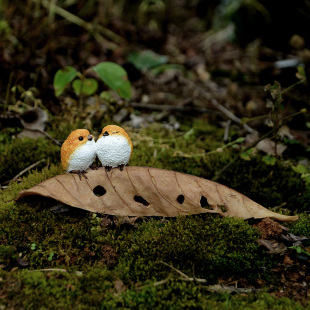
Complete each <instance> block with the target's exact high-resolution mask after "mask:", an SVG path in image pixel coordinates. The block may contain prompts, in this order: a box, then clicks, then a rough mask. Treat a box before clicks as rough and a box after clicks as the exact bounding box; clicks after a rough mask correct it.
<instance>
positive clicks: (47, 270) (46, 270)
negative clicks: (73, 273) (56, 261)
mask: <svg viewBox="0 0 310 310" xmlns="http://www.w3.org/2000/svg"><path fill="white" fill-rule="evenodd" d="M29 271H30V272H35V271H44V272H49V271H60V272H68V270H67V269H60V268H46V269H36V270H29Z"/></svg>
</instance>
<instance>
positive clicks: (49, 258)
mask: <svg viewBox="0 0 310 310" xmlns="http://www.w3.org/2000/svg"><path fill="white" fill-rule="evenodd" d="M53 257H54V252H51V253H50V256H49V257H48V261H50V262H51V261H52V260H53Z"/></svg>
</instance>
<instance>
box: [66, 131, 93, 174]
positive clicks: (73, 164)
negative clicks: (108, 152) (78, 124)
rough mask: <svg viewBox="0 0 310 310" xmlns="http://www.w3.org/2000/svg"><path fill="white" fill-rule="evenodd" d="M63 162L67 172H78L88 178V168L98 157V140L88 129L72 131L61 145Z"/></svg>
mask: <svg viewBox="0 0 310 310" xmlns="http://www.w3.org/2000/svg"><path fill="white" fill-rule="evenodd" d="M60 154H61V163H62V167H63V169H64V170H66V171H67V172H72V173H78V175H79V177H80V180H81V179H82V178H81V176H83V177H84V178H86V179H87V176H86V175H85V173H87V171H86V169H87V168H89V167H90V166H91V164H92V163H93V161H94V160H95V158H96V142H95V140H94V137H93V136H92V135H91V134H90V133H89V131H88V130H87V129H77V130H74V131H72V132H71V133H70V135H69V136H68V138H67V139H66V141H65V142H64V143H63V145H62V147H61V151H60Z"/></svg>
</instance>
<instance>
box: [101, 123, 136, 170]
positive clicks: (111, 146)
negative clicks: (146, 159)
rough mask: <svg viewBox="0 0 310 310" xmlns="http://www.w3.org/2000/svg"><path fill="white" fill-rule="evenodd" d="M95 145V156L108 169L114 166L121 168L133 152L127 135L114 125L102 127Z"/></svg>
mask: <svg viewBox="0 0 310 310" xmlns="http://www.w3.org/2000/svg"><path fill="white" fill-rule="evenodd" d="M96 146H97V156H98V158H99V160H100V161H101V163H102V165H103V166H104V167H105V168H106V170H108V171H110V170H111V169H112V168H115V167H118V168H119V169H120V170H123V168H124V166H125V165H127V163H128V161H129V159H130V157H131V155H132V152H133V146H132V142H131V139H130V137H129V135H128V134H127V132H126V131H125V130H124V129H123V128H122V127H119V126H116V125H108V126H106V127H104V128H103V129H102V132H101V134H100V136H99V138H98V140H97V142H96Z"/></svg>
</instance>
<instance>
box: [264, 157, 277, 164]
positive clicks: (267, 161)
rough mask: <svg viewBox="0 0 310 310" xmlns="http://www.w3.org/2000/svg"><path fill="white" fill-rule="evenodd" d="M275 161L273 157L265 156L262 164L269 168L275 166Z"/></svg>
mask: <svg viewBox="0 0 310 310" xmlns="http://www.w3.org/2000/svg"><path fill="white" fill-rule="evenodd" d="M276 161H277V159H276V158H275V157H274V156H271V155H266V156H264V157H263V162H264V163H265V164H267V165H269V166H274V165H275V164H276Z"/></svg>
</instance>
